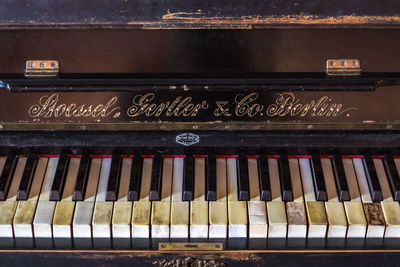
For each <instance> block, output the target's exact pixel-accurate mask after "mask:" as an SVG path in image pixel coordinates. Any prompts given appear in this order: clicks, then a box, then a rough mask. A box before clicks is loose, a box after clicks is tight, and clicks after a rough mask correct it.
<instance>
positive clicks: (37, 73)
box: [25, 60, 60, 78]
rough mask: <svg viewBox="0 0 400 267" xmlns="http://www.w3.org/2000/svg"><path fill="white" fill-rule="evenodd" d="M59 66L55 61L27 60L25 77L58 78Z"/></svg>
mask: <svg viewBox="0 0 400 267" xmlns="http://www.w3.org/2000/svg"><path fill="white" fill-rule="evenodd" d="M59 71H60V64H59V63H58V61H57V60H27V61H26V65H25V77H27V78H54V77H57V76H58V73H59Z"/></svg>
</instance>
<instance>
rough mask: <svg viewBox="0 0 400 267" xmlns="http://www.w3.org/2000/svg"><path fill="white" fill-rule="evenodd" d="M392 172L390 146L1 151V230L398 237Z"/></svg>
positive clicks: (142, 242) (53, 241) (131, 239)
mask: <svg viewBox="0 0 400 267" xmlns="http://www.w3.org/2000/svg"><path fill="white" fill-rule="evenodd" d="M399 170H400V158H397V157H396V156H393V155H389V154H388V155H383V156H382V155H377V156H375V155H369V154H366V155H319V154H317V153H314V154H311V155H286V154H280V155H244V154H240V155H223V156H219V155H211V154H210V155H189V154H187V155H161V154H154V155H140V154H135V155H122V154H119V153H114V154H112V155H89V154H87V153H86V154H85V153H84V154H82V155H68V154H66V153H61V154H59V155H39V154H38V155H36V154H29V155H18V154H15V153H13V152H10V153H9V154H8V155H7V156H2V157H0V171H1V175H0V199H1V201H0V239H4V240H8V239H11V240H14V241H15V244H18V241H19V240H24V241H26V242H27V243H24V244H30V245H31V246H37V247H41V246H42V245H45V246H55V247H63V246H66V247H74V246H75V247H79V246H80V245H82V244H83V245H84V246H89V247H90V246H92V245H96V244H100V245H101V246H104V247H112V246H114V247H117V244H118V243H121V242H122V243H124V242H125V243H124V244H125V245H126V246H127V247H131V246H133V247H135V246H136V247H140V246H147V245H150V243H152V242H154V243H157V242H159V241H174V242H179V241H182V242H189V241H207V240H209V241H214V240H215V241H224V240H228V241H229V240H239V241H240V240H247V241H248V242H249V244H250V243H251V241H252V240H275V239H276V240H278V239H281V240H282V239H284V240H309V241H312V240H331V239H332V240H333V239H343V240H351V239H362V240H368V239H391V238H400V206H399V201H400V176H399ZM28 241H29V242H28ZM45 241H47V243H46V242H45ZM122 243H121V244H122ZM46 244H47V245H46ZM146 244H147V245H146Z"/></svg>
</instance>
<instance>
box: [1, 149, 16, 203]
mask: <svg viewBox="0 0 400 267" xmlns="http://www.w3.org/2000/svg"><path fill="white" fill-rule="evenodd" d="M17 160H18V158H17V156H16V155H15V153H13V152H8V155H7V158H6V162H5V163H4V167H3V171H2V172H1V176H0V200H5V199H6V197H7V193H8V189H9V188H10V184H11V180H12V178H13V176H14V172H15V167H16V166H17Z"/></svg>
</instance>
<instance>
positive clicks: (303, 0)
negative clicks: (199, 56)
mask: <svg viewBox="0 0 400 267" xmlns="http://www.w3.org/2000/svg"><path fill="white" fill-rule="evenodd" d="M399 9H400V6H399V3H398V1H395V0H382V1H379V3H378V2H376V1H373V0H367V1H362V0H353V1H351V2H349V1H346V0H334V1H329V2H324V1H323V2H321V1H318V0H286V1H279V0H261V1H259V0H250V1H249V0H233V1H232V0H231V1H218V2H215V1H212V0H203V1H185V2H182V1H179V0H166V1H157V0H151V1H144V0H140V1H107V0H77V1H75V2H74V4H73V5H71V4H70V2H69V1H67V0H61V1H60V0H58V1H55V0H45V1H35V2H32V1H29V0H20V1H11V2H4V3H1V4H0V18H1V19H0V25H2V26H7V27H10V26H12V27H51V26H57V27H60V26H63V27H72V26H75V27H77V26H79V27H147V28H175V27H179V28H181V27H224V28H235V27H236V28H238V27H260V26H264V27H267V26H277V25H278V26H285V25H307V26H309V25H332V24H333V25H335V24H336V25H337V24H339V25H354V24H356V25H364V24H366V25H397V24H399V18H398V15H399ZM71 14H73V15H71ZM28 25H29V26H28Z"/></svg>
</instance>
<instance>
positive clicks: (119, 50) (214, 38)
mask: <svg viewBox="0 0 400 267" xmlns="http://www.w3.org/2000/svg"><path fill="white" fill-rule="evenodd" d="M0 10H1V8H0ZM0 17H1V16H0ZM371 36H373V38H374V40H379V42H375V41H371ZM0 39H1V42H0V50H1V51H2V53H1V54H0V62H1V64H0V74H3V75H5V74H8V73H19V74H22V73H23V72H24V70H25V62H26V60H32V59H52V60H53V59H54V60H59V62H60V72H61V74H73V73H78V74H88V73H108V74H117V73H125V74H132V73H133V74H141V75H140V76H139V77H140V78H143V77H145V76H144V75H143V74H147V75H151V74H152V75H153V76H155V75H156V74H158V78H160V77H165V76H167V75H169V74H171V73H172V74H176V75H179V76H180V78H187V76H188V75H193V74H197V75H200V76H209V77H210V76H211V77H215V76H228V74H230V76H231V77H240V76H244V74H247V77H249V76H250V75H252V76H254V75H255V74H257V75H260V74H264V75H267V74H268V73H293V72H305V73H309V72H318V73H324V72H325V67H326V66H325V62H326V60H327V59H331V58H333V59H340V58H352V59H353V58H356V59H359V60H360V62H361V68H362V71H363V72H364V73H368V72H376V73H380V72H400V66H399V64H398V62H397V60H396V59H397V58H399V53H400V51H399V49H398V47H400V34H399V30H397V29H297V28H294V29H281V28H279V29H255V30H251V31H249V30H174V31H167V30H159V31H149V30H137V29H131V30H128V29H90V30H85V29H69V30H68V29H66V30H57V29H47V30H45V29H39V30H2V31H0ZM344 44H345V45H344ZM371 51H374V52H373V53H371ZM160 74H162V75H160ZM185 75H186V76H185ZM137 76H138V75H137ZM60 77H62V75H60ZM100 77H104V75H101V76H100Z"/></svg>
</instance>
